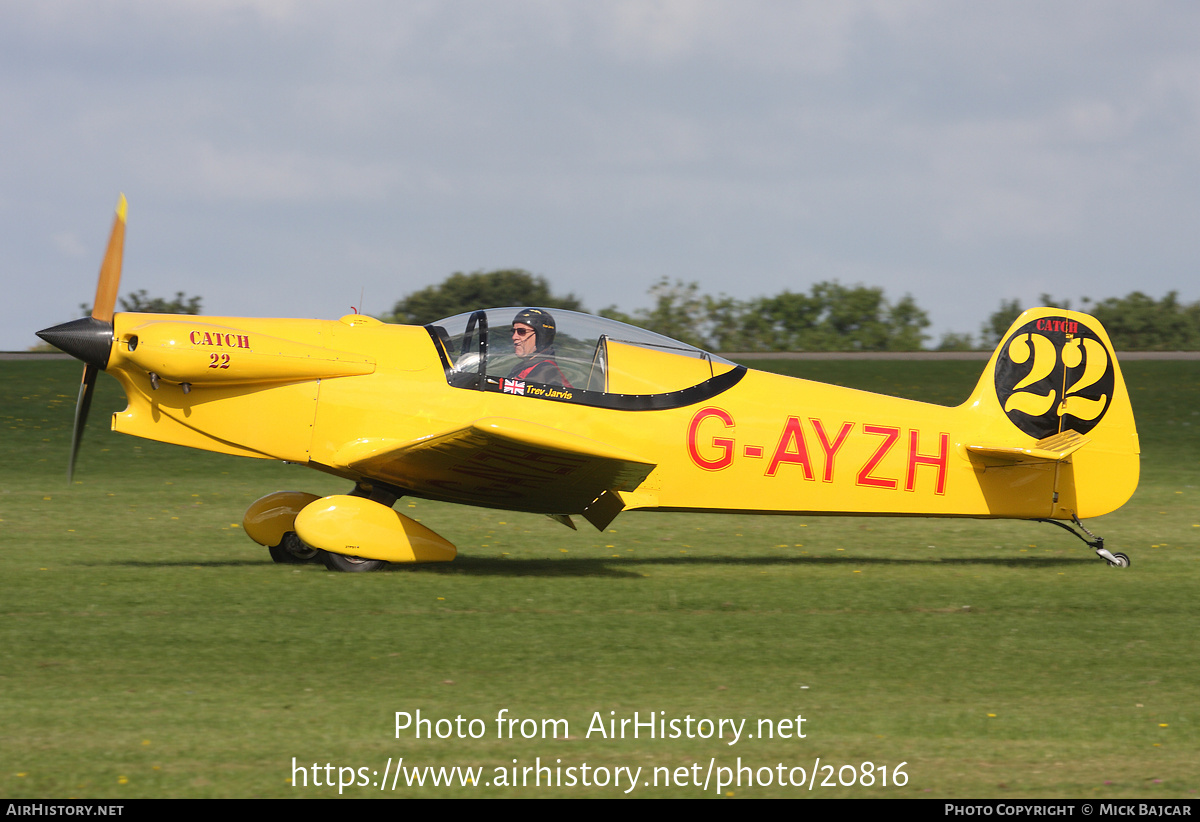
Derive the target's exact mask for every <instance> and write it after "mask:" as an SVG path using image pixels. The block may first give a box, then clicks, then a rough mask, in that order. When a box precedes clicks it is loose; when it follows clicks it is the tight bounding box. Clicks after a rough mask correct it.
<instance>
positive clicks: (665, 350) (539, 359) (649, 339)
mask: <svg viewBox="0 0 1200 822" xmlns="http://www.w3.org/2000/svg"><path fill="white" fill-rule="evenodd" d="M523 310H524V309H523V308H522V307H512V308H493V309H488V310H486V311H474V312H468V313H465V314H458V315H456V316H453V317H448V318H446V319H444V320H438V321H437V322H434V323H430V325H429V326H428V327H429V329H430V330H431V331H432V332H433V335H434V337H435V338H436V339H438V340H439V341H440V342H441V345H442V347H443V352H444V354H445V356H446V358H447V361H448V364H449V370H448V373H447V377H448V379H450V382H451V383H452V384H453V385H458V386H461V387H471V388H478V387H480V384H481V380H482V381H483V382H484V383H486V381H487V380H488V379H500V380H504V379H509V380H521V381H529V382H533V383H543V384H548V385H553V386H563V387H566V388H574V389H582V390H586V391H595V392H604V393H621V394H658V393H662V392H668V391H677V390H680V389H683V388H687V387H689V386H692V385H696V384H698V383H701V382H703V381H704V380H707V379H710V378H711V377H713V376H715V375H717V374H721V373H724V372H726V371H728V370H730V369H731V368H733V367H734V365H733V363H731V362H729V361H728V360H725V359H723V358H721V357H717V356H714V355H713V354H710V353H708V352H706V351H702V350H700V349H698V348H695V347H693V346H690V345H687V344H685V343H681V342H679V341H677V340H672V339H671V338H669V337H664V336H662V335H661V334H655V333H652V332H650V331H644V330H642V329H640V328H637V327H635V326H632V325H626V324H625V323H621V322H617V321H616V320H609V319H606V318H604V317H597V316H595V315H592V314H580V313H577V312H574V311H566V310H563V309H542V313H543V314H545V315H549V317H550V318H551V321H552V325H553V331H552V332H549V331H547V330H546V329H544V328H543V329H540V330H539V332H538V334H537V344H536V345H535V346H531V345H530V344H528V343H524V344H522V343H523V338H522V337H521V336H519V335H520V334H521V332H526V326H524V325H523V324H518V326H517V329H518V333H517V334H514V325H513V321H514V319H516V318H517V315H518V314H519V313H520V312H521V311H523ZM526 333H528V332H526Z"/></svg>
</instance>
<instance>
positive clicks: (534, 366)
mask: <svg viewBox="0 0 1200 822" xmlns="http://www.w3.org/2000/svg"><path fill="white" fill-rule="evenodd" d="M554 332H555V327H554V318H553V317H551V316H550V312H548V311H543V310H542V309H540V308H526V309H523V310H521V311H520V312H518V313H517V316H515V317H513V321H512V341H513V349H514V352H515V353H516V355H517V357H519V358H520V362H518V363H517V364H516V365H515V366H513V369H512V371H510V372H509V374H508V377H509V379H514V380H530V381H531V382H540V383H544V384H546V385H561V386H563V387H564V388H570V387H571V382H570V380H568V379H567V375H566V374H564V373H563V372H562V369H561V368H559V367H558V360H556V359H555V357H554Z"/></svg>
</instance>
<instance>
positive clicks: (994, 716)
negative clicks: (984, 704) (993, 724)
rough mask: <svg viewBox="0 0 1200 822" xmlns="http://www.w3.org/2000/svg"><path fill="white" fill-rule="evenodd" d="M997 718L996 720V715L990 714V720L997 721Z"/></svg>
mask: <svg viewBox="0 0 1200 822" xmlns="http://www.w3.org/2000/svg"><path fill="white" fill-rule="evenodd" d="M995 718H996V715H995V714H988V719H995Z"/></svg>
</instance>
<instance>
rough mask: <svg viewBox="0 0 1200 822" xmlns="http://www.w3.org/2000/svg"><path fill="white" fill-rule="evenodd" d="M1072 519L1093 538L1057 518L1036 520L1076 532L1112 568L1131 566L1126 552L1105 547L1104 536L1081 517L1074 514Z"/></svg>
mask: <svg viewBox="0 0 1200 822" xmlns="http://www.w3.org/2000/svg"><path fill="white" fill-rule="evenodd" d="M1071 520H1072V521H1073V522H1074V523H1075V525H1077V526H1078V527H1079V531H1083V534H1087V537H1091V539H1088V538H1087V537H1085V536H1084V535H1083V534H1081V533H1079V531H1076V530H1075V529H1074V528H1072V527H1071V526H1070V525H1066V524H1064V523H1061V522H1058V521H1057V520H1052V519H1039V520H1036V522H1048V523H1050V524H1051V525H1057V526H1058V527H1059V528H1062V529H1063V530H1064V531H1067V532H1068V533H1071V534H1074V535H1075V536H1077V537H1079V538H1080V539H1081V540H1083V541H1084V543H1085V544H1086V545H1087V546H1088V547H1089V548H1091V549H1092V550H1094V551H1095V552H1096V556H1098V557H1100V559H1102V560H1104V561H1105V562H1107V563H1108V564H1109V566H1110V567H1112V568H1128V567H1129V557H1128V556H1127V555H1126V554H1120V553H1117V554H1114V553H1113V552H1112V551H1110V550H1108V549H1107V548H1105V547H1104V537H1098V536H1096V535H1095V534H1093V533H1092V532H1091V531H1089V530H1088V529H1087V527H1086V526H1084V524H1083V523H1082V522H1080V521H1079V517H1077V516H1075V515H1074V514H1072V515H1071Z"/></svg>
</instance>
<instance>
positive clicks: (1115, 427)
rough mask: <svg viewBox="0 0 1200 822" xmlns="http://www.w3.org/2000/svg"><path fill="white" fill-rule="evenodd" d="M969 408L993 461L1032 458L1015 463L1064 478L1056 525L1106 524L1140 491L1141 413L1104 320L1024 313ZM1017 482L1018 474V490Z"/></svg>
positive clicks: (1052, 511) (1056, 497) (1055, 500)
mask: <svg viewBox="0 0 1200 822" xmlns="http://www.w3.org/2000/svg"><path fill="white" fill-rule="evenodd" d="M967 404H968V405H969V406H970V407H971V408H972V410H974V411H976V412H977V413H978V414H979V417H980V436H981V438H982V439H981V441H982V442H986V443H988V446H989V447H987V448H983V449H979V451H980V452H987V454H986V457H989V458H993V459H994V458H995V455H996V454H998V453H1000V452H1003V451H1006V450H1008V451H1012V452H1014V453H1023V454H1024V456H1017V457H1013V458H1012V461H1013V462H1014V463H1016V464H1017V465H1025V466H1031V465H1032V464H1033V463H1038V464H1039V468H1040V470H1042V471H1046V470H1053V471H1054V479H1053V492H1052V495H1051V499H1050V500H1049V502H1050V506H1049V516H1050V517H1053V518H1056V519H1069V518H1070V517H1072V516H1079V517H1094V516H1099V515H1100V514H1105V513H1108V512H1110V511H1113V510H1116V509H1117V508H1119V507H1120V506H1121V505H1123V504H1124V503H1125V502H1126V501H1127V500H1128V499H1129V498H1130V497H1131V496H1132V495H1133V492H1134V490H1135V489H1136V488H1137V482H1138V471H1139V457H1138V454H1139V451H1140V449H1139V446H1138V436H1137V428H1136V426H1135V425H1134V421H1133V408H1132V406H1131V405H1130V402H1129V392H1128V390H1127V389H1126V388H1125V380H1124V377H1122V375H1121V367H1120V365H1119V364H1118V363H1117V359H1116V356H1115V354H1114V353H1113V346H1112V341H1111V340H1110V339H1109V337H1108V333H1107V332H1106V331H1105V330H1104V327H1103V326H1102V325H1101V324H1100V323H1099V321H1097V320H1096V318H1095V317H1092V316H1089V315H1087V314H1083V313H1081V312H1079V311H1067V310H1064V309H1060V308H1031V309H1029V310H1028V311H1026V312H1025V313H1023V314H1022V315H1021V316H1020V317H1018V318H1017V320H1016V322H1014V323H1013V324H1012V326H1011V327H1010V328H1009V329H1008V331H1007V332H1006V333H1005V335H1004V337H1003V338H1002V339H1001V342H1000V345H999V347H998V348H997V349H996V351H995V353H993V354H992V358H991V360H990V361H989V362H988V366H987V368H986V369H985V370H984V372H983V376H982V377H981V378H980V380H979V383H978V385H976V387H975V391H974V393H972V395H971V398H970V400H968V402H967ZM977 453H979V452H977ZM984 461H985V462H986V459H984ZM983 470H985V468H984V467H981V471H983ZM1017 479H1018V476H1017V475H1012V477H1011V480H1010V484H1011V482H1012V481H1016V480H1017Z"/></svg>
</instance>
